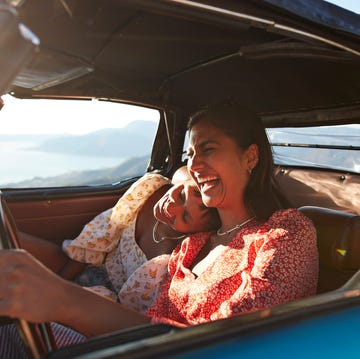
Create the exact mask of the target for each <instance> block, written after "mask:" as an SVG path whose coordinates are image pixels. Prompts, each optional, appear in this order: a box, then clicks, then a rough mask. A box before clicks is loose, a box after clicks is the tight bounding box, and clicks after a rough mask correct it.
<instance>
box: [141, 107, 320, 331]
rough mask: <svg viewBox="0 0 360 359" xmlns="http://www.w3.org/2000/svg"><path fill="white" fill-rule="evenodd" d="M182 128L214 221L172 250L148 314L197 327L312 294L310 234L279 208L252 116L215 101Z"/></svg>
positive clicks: (267, 155)
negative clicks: (186, 131) (215, 224)
mask: <svg viewBox="0 0 360 359" xmlns="http://www.w3.org/2000/svg"><path fill="white" fill-rule="evenodd" d="M189 133H190V144H189V149H188V157H189V160H188V169H189V170H190V172H191V175H192V177H193V178H194V179H195V181H196V183H197V184H198V186H199V188H200V191H201V195H202V200H203V202H204V204H205V205H206V206H208V207H214V208H216V209H217V210H218V213H219V215H220V219H221V226H220V228H219V229H218V230H217V231H215V232H209V233H200V234H195V235H192V236H189V237H187V238H186V239H185V240H184V241H183V242H182V244H181V246H178V247H177V248H176V249H175V251H174V252H173V254H172V258H171V260H170V263H169V272H170V276H171V280H170V281H169V282H168V283H167V287H166V289H165V290H164V291H163V292H162V293H161V295H160V296H159V297H158V300H157V301H156V302H155V304H154V305H153V306H152V307H151V308H150V310H149V311H148V315H151V317H152V318H153V321H162V322H170V323H174V324H175V323H178V324H180V325H191V324H199V323H202V322H206V321H211V320H216V319H221V318H226V317H230V316H232V315H236V314H241V313H246V312H250V311H255V310H258V309H264V308H269V307H271V306H274V305H277V304H281V303H285V302H289V301H293V300H295V299H299V298H302V297H306V296H309V295H312V294H315V292H316V286H317V278H318V253H317V244H316V232H315V229H314V227H313V225H312V223H311V222H310V220H309V219H308V218H307V217H305V216H304V215H302V214H301V213H300V212H299V211H297V210H296V209H280V206H279V204H278V201H277V199H276V196H275V194H274V190H273V182H272V174H273V160H272V153H271V148H270V145H269V142H268V139H267V137H266V133H265V131H264V128H263V127H262V125H261V123H260V120H259V119H258V118H257V117H256V116H255V115H254V114H253V113H251V112H248V111H245V110H243V109H242V108H240V107H239V106H238V105H236V104H234V103H233V104H231V103H228V104H222V105H218V106H216V107H213V108H210V109H208V110H204V111H201V112H199V113H197V114H196V115H194V116H193V117H192V119H191V120H190V123H189Z"/></svg>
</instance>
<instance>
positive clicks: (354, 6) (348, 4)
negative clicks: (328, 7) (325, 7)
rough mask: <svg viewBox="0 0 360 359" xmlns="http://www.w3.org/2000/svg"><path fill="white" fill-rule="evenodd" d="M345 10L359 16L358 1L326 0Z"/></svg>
mask: <svg viewBox="0 0 360 359" xmlns="http://www.w3.org/2000/svg"><path fill="white" fill-rule="evenodd" d="M326 1H327V2H331V3H333V4H335V5H338V6H341V7H343V8H345V9H348V10H351V11H353V12H355V13H357V14H360V0H326Z"/></svg>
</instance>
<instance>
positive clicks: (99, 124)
mask: <svg viewBox="0 0 360 359" xmlns="http://www.w3.org/2000/svg"><path fill="white" fill-rule="evenodd" d="M326 1H328V2H330V3H333V4H336V5H338V6H341V7H344V8H347V9H349V10H351V11H353V12H355V13H358V14H360V0H326ZM2 97H3V99H4V102H5V106H4V107H3V109H2V110H1V112H0V134H20V133H27V134H29V133H37V134H39V133H46V134H50V133H67V134H69V133H71V134H86V133H89V132H92V131H96V130H97V129H100V128H104V127H110V128H116V127H123V126H126V125H127V124H128V123H129V122H132V121H133V120H150V121H158V119H159V114H158V112H157V111H153V110H149V109H144V108H136V109H135V108H134V107H133V106H129V105H120V104H111V103H104V102H100V101H92V102H91V103H89V102H88V101H86V103H83V101H81V103H80V104H79V103H78V104H76V103H75V102H74V103H72V104H70V105H67V106H66V107H65V106H64V105H63V104H62V103H61V102H59V101H58V100H55V101H51V100H36V101H34V102H35V103H32V102H31V101H26V100H17V99H14V98H12V97H11V96H9V95H5V96H2ZM39 101H44V102H43V103H42V105H41V106H39ZM49 101H51V102H52V104H51V111H50V110H49V106H47V103H48V102H49ZM67 102H68V101H67ZM19 103H20V104H19ZM89 105H90V106H91V111H89V108H88V107H89ZM85 106H86V107H85ZM84 113H86V116H84ZM44 117H45V118H46V119H48V120H46V121H45V122H44V120H43V118H44ZM74 119H76V121H74ZM70 128H72V129H71V130H69V129H70Z"/></svg>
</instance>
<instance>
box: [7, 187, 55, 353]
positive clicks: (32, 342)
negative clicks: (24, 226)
mask: <svg viewBox="0 0 360 359" xmlns="http://www.w3.org/2000/svg"><path fill="white" fill-rule="evenodd" d="M18 248H20V245H19V241H18V239H17V227H16V224H15V221H14V218H13V216H12V214H11V212H10V210H9V208H8V205H7V203H6V200H5V198H4V196H3V194H2V192H1V191H0V249H18ZM13 321H14V323H15V325H16V327H17V330H18V333H19V335H20V337H21V338H22V340H23V342H24V344H25V347H26V348H27V350H28V352H29V355H31V357H32V358H33V359H40V358H42V357H44V356H45V355H46V354H48V353H50V352H51V351H54V350H56V344H55V339H54V335H53V333H52V330H51V327H50V324H49V323H39V324H35V323H30V322H27V321H26V320H23V319H14V320H13Z"/></svg>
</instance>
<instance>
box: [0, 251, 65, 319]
mask: <svg viewBox="0 0 360 359" xmlns="http://www.w3.org/2000/svg"><path fill="white" fill-rule="evenodd" d="M0 273H1V276H0V315H5V316H9V317H13V318H21V319H25V320H28V321H30V322H34V323H40V322H46V321H56V320H57V319H59V318H61V315H62V312H63V309H64V308H63V306H64V305H66V303H67V301H68V299H67V297H68V295H69V293H68V292H67V290H66V288H67V286H68V285H69V283H68V282H66V281H65V280H63V279H62V278H60V277H59V276H57V275H56V274H54V273H53V272H52V271H51V270H49V269H48V268H47V267H45V266H44V265H43V264H41V263H40V262H39V261H38V260H37V259H35V258H34V257H33V256H31V255H30V254H29V253H28V252H26V251H24V250H2V251H0Z"/></svg>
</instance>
